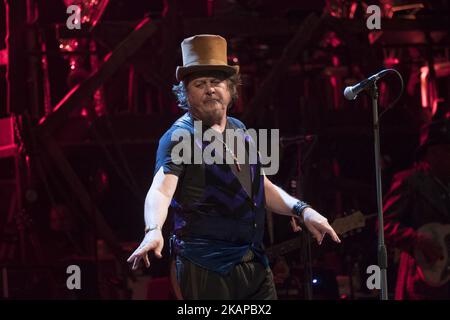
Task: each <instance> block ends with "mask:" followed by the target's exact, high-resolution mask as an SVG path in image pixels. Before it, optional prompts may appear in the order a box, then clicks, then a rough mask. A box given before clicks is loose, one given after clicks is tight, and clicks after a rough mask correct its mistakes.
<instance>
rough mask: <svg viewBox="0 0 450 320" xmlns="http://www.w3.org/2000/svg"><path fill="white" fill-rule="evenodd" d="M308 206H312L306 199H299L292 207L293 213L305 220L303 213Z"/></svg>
mask: <svg viewBox="0 0 450 320" xmlns="http://www.w3.org/2000/svg"><path fill="white" fill-rule="evenodd" d="M306 208H311V206H310V205H309V204H307V203H306V202H304V201H300V200H298V201H297V203H296V204H295V205H294V207H293V208H292V213H293V214H294V215H295V216H297V217H299V218H300V219H301V220H302V221H303V217H302V214H303V211H304V210H305V209H306Z"/></svg>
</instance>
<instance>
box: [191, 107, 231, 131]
mask: <svg viewBox="0 0 450 320" xmlns="http://www.w3.org/2000/svg"><path fill="white" fill-rule="evenodd" d="M191 113H193V115H194V116H196V117H197V118H199V120H201V121H203V125H205V126H208V127H211V126H213V125H215V124H220V122H221V120H222V117H223V115H224V113H225V110H224V109H222V108H213V109H210V110H201V111H199V110H195V109H194V110H193V112H192V111H191Z"/></svg>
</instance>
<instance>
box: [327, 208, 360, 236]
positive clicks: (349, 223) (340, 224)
mask: <svg viewBox="0 0 450 320" xmlns="http://www.w3.org/2000/svg"><path fill="white" fill-rule="evenodd" d="M365 225H366V217H365V216H364V214H363V213H362V212H361V211H359V210H358V211H355V212H353V213H352V214H349V215H347V216H344V217H342V218H337V219H336V220H334V222H333V223H332V224H331V226H332V227H333V229H334V231H336V233H337V234H339V235H344V234H346V233H347V232H350V231H352V230H356V229H360V228H363V227H364V226H365Z"/></svg>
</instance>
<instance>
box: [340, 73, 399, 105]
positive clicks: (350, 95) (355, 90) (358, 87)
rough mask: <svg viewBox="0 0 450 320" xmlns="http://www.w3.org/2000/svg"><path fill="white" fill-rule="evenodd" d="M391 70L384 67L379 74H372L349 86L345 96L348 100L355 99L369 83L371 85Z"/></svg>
mask: <svg viewBox="0 0 450 320" xmlns="http://www.w3.org/2000/svg"><path fill="white" fill-rule="evenodd" d="M389 71H391V69H384V70H381V71H380V72H378V73H377V74H374V75H373V76H370V77H369V78H367V79H365V80H363V81H361V82H360V83H357V84H355V85H354V86H351V87H347V88H345V90H344V96H345V98H346V99H348V100H355V99H356V97H357V96H358V94H359V93H360V92H361V91H363V90H365V89H366V88H367V87H368V86H369V85H371V84H372V83H373V82H375V81H377V80H378V79H380V78H382V77H384V75H385V74H386V73H388V72H389Z"/></svg>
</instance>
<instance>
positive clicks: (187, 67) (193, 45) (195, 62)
mask: <svg viewBox="0 0 450 320" xmlns="http://www.w3.org/2000/svg"><path fill="white" fill-rule="evenodd" d="M181 51H182V53H183V66H182V67H181V66H179V67H177V71H176V77H177V80H178V81H181V80H183V79H184V78H185V77H186V76H187V75H189V74H191V73H193V72H197V71H205V70H217V71H223V72H225V73H226V74H228V75H230V76H231V75H234V74H236V73H238V72H239V66H230V65H228V62H227V41H226V40H225V39H224V38H222V37H221V36H217V35H212V34H200V35H196V36H193V37H190V38H186V39H184V40H183V42H182V43H181Z"/></svg>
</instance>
